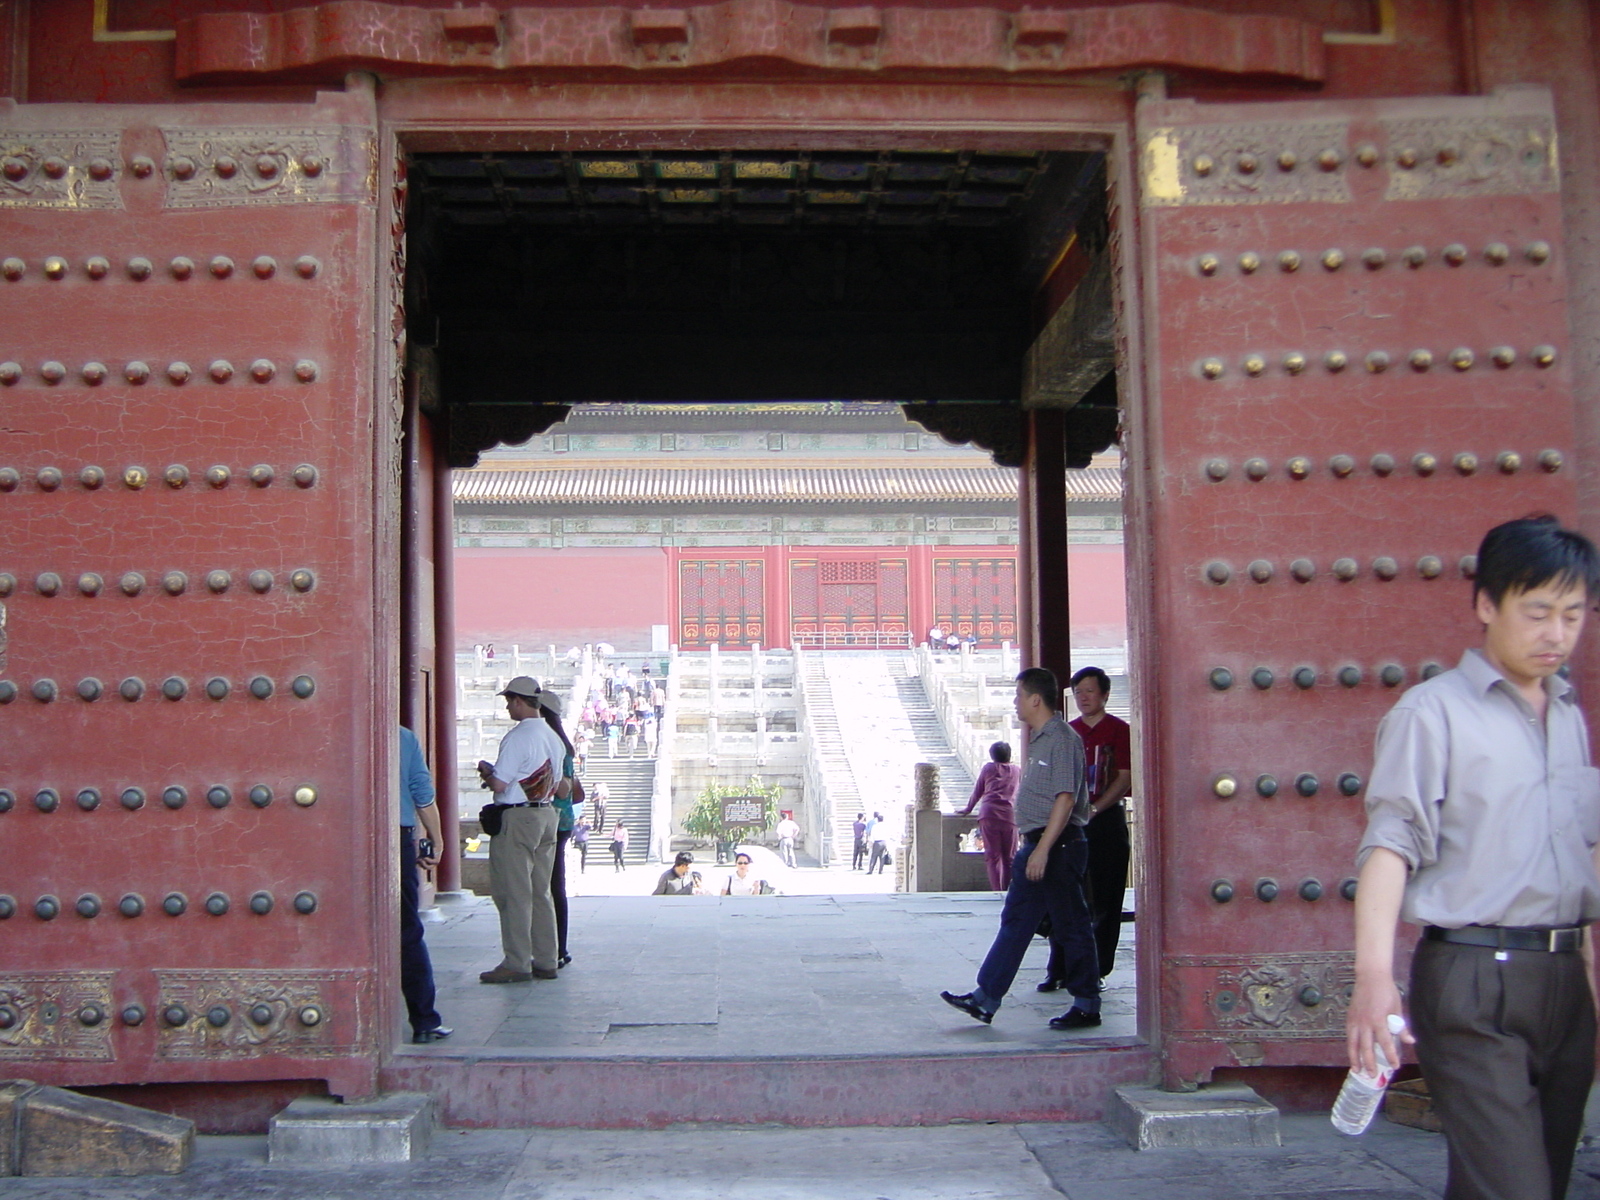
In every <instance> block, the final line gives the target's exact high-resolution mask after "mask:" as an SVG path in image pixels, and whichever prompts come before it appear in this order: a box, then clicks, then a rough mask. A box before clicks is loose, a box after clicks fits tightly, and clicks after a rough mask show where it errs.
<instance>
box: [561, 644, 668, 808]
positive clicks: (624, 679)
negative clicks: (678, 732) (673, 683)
mask: <svg viewBox="0 0 1600 1200" xmlns="http://www.w3.org/2000/svg"><path fill="white" fill-rule="evenodd" d="M595 649H596V651H598V648H595ZM582 655H583V652H582V651H581V650H579V649H578V647H576V646H574V647H572V648H571V649H570V650H568V651H567V660H568V661H569V662H576V661H578V660H581V658H582ZM666 706H667V689H666V685H665V682H664V681H661V680H657V679H656V678H655V677H654V676H652V675H651V674H650V666H649V664H648V663H645V664H642V665H641V666H640V667H639V671H638V673H637V674H635V673H634V672H633V671H631V670H630V669H629V668H628V665H627V664H626V663H623V662H611V663H607V662H604V661H601V662H598V663H597V664H596V667H595V673H594V675H593V676H591V681H590V686H589V695H588V698H587V699H586V700H585V701H584V704H583V711H582V712H581V713H580V714H579V717H578V728H577V731H576V733H575V734H574V735H573V746H574V749H575V753H576V758H577V762H578V772H579V774H580V775H581V774H582V773H583V768H584V765H585V764H586V763H587V762H588V759H589V755H590V754H591V753H592V752H593V749H594V746H595V745H596V743H603V744H604V745H605V752H606V757H608V758H616V757H617V755H618V754H621V755H623V756H625V757H629V758H631V757H634V756H636V755H638V754H641V753H642V754H645V755H647V756H651V757H653V756H654V755H655V753H656V749H657V747H658V746H659V744H660V739H661V717H662V714H663V713H664V712H665V711H666ZM596 827H598V825H597V826H596Z"/></svg>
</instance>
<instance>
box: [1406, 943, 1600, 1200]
mask: <svg viewBox="0 0 1600 1200" xmlns="http://www.w3.org/2000/svg"><path fill="white" fill-rule="evenodd" d="M1410 1009H1411V1026H1412V1031H1413V1032H1414V1033H1415V1034H1416V1037H1417V1059H1418V1061H1419V1062H1420V1063H1421V1064H1422V1073H1423V1075H1424V1076H1425V1077H1426V1078H1427V1080H1428V1086H1429V1088H1430V1090H1431V1091H1432V1094H1433V1102H1434V1107H1435V1108H1436V1109H1437V1110H1438V1113H1439V1120H1440V1122H1441V1123H1442V1124H1443V1125H1444V1132H1445V1138H1446V1140H1447V1141H1448V1143H1449V1147H1450V1177H1449V1182H1448V1184H1447V1185H1446V1187H1445V1200H1562V1197H1564V1196H1565V1195H1566V1193H1567V1181H1568V1178H1569V1177H1570V1176H1571V1174H1572V1158H1573V1154H1574V1152H1575V1151H1576V1150H1577V1146H1578V1136H1579V1134H1580V1133H1582V1131H1583V1110H1584V1105H1585V1104H1586V1103H1587V1102H1588V1099H1589V1086H1590V1084H1591V1083H1592V1082H1593V1081H1594V1056H1595V1012H1594V999H1593V997H1592V995H1591V994H1590V991H1589V980H1588V977H1587V974H1586V972H1585V970H1584V965H1583V956H1582V955H1581V954H1546V953H1543V952H1541V951H1531V950H1509V951H1507V952H1506V961H1504V962H1498V961H1496V959H1495V951H1494V950H1493V949H1492V948H1491V947H1487V946H1460V945H1456V944H1455V943H1452V942H1433V941H1427V940H1423V941H1421V942H1419V943H1418V944H1417V953H1416V957H1415V958H1414V959H1413V960H1412V964H1411V996H1410Z"/></svg>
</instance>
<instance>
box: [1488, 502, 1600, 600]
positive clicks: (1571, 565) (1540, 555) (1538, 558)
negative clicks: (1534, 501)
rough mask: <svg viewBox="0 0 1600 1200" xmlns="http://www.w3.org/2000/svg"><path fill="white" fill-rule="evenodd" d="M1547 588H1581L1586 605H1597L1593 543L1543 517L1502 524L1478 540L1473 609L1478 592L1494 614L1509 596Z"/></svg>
mask: <svg viewBox="0 0 1600 1200" xmlns="http://www.w3.org/2000/svg"><path fill="white" fill-rule="evenodd" d="M1552 583H1553V584H1555V585H1556V586H1557V587H1558V588H1560V589H1562V590H1563V591H1565V590H1566V589H1568V588H1572V587H1581V588H1583V589H1584V590H1585V591H1587V592H1588V595H1589V599H1590V600H1596V599H1600V552H1596V550H1595V548H1594V543H1593V542H1591V541H1590V540H1589V539H1588V538H1586V537H1584V536H1583V534H1581V533H1579V532H1577V531H1576V530H1574V529H1563V528H1561V522H1560V521H1558V520H1556V518H1555V517H1552V516H1551V515H1550V514H1549V513H1539V514H1537V515H1536V516H1531V517H1520V518H1518V519H1517V520H1515V521H1507V522H1506V523H1505V524H1503V525H1496V526H1495V527H1494V528H1493V529H1491V530H1489V532H1488V533H1486V534H1484V535H1483V542H1482V544H1481V545H1479V547H1478V567H1477V570H1476V572H1475V573H1474V574H1473V578H1472V599H1473V601H1474V603H1476V601H1477V599H1478V595H1479V593H1480V592H1481V593H1482V594H1483V595H1486V596H1488V597H1489V600H1490V602H1491V603H1492V604H1493V605H1494V606H1495V607H1496V608H1499V607H1500V602H1501V601H1502V600H1504V599H1505V598H1506V597H1507V596H1509V595H1511V594H1513V593H1516V592H1531V591H1532V590H1533V589H1535V588H1541V587H1544V586H1545V585H1546V584H1552Z"/></svg>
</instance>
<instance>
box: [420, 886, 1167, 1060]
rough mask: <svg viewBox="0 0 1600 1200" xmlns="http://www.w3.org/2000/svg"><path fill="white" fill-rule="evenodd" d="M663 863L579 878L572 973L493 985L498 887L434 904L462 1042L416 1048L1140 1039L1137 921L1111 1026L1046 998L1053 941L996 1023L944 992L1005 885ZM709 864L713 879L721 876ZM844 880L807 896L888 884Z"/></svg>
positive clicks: (952, 1045)
mask: <svg viewBox="0 0 1600 1200" xmlns="http://www.w3.org/2000/svg"><path fill="white" fill-rule="evenodd" d="M659 871H660V868H659V867H650V868H644V867H634V868H631V869H630V870H629V871H628V872H626V873H624V874H613V873H612V872H611V870H610V868H609V867H606V868H605V869H603V870H599V871H597V870H596V869H595V867H594V865H593V862H592V861H591V865H590V870H589V873H588V874H586V875H583V876H574V885H575V888H576V889H580V890H583V891H588V892H610V893H619V894H588V895H579V896H574V897H573V898H572V901H571V936H570V939H569V941H570V950H571V953H572V956H573V962H572V964H571V965H570V966H568V967H566V968H565V969H563V970H562V971H561V976H560V978H559V979H557V980H554V981H551V982H542V981H535V982H533V983H526V984H509V985H497V986H490V985H485V984H481V983H479V982H478V972H479V971H482V970H486V969H488V968H490V967H492V966H494V965H495V964H496V963H497V962H499V960H500V935H499V918H498V915H497V913H496V910H495V907H494V904H493V902H492V901H490V900H489V899H488V898H487V897H476V896H473V895H472V894H471V893H462V894H459V895H453V896H445V897H443V898H441V900H440V903H439V906H438V907H437V909H435V910H434V911H433V912H432V913H430V914H429V918H430V919H429V921H428V925H427V930H428V932H427V937H428V946H429V948H430V950H431V952H432V954H433V961H434V972H435V976H436V979H437V981H438V985H439V1002H438V1006H439V1011H440V1013H441V1015H442V1016H443V1017H444V1020H445V1024H447V1025H450V1026H452V1027H453V1028H454V1029H455V1030H456V1033H455V1036H453V1037H452V1038H450V1039H449V1040H448V1041H446V1042H439V1043H435V1044H434V1045H431V1046H426V1047H407V1051H406V1052H407V1053H413V1052H414V1053H418V1054H451V1055H460V1054H462V1053H465V1052H467V1051H470V1050H477V1049H483V1050H489V1051H492V1052H494V1053H495V1054H497V1055H502V1056H503V1055H506V1054H513V1055H520V1054H526V1055H529V1056H552V1057H563V1058H566V1057H574V1056H598V1057H609V1056H614V1055H618V1054H624V1055H646V1056H649V1055H673V1056H677V1055H684V1054H692V1055H696V1056H700V1055H705V1056H712V1057H721V1056H728V1057H742V1058H748V1057H752V1056H756V1057H760V1056H765V1055H773V1056H789V1055H841V1054H845V1055H849V1054H939V1053H961V1054H969V1053H972V1052H974V1051H983V1050H994V1051H997V1052H1014V1051H1016V1050H1018V1049H1026V1048H1030V1047H1040V1048H1053V1049H1059V1048H1062V1047H1063V1046H1064V1045H1067V1044H1071V1043H1074V1042H1085V1041H1095V1040H1102V1039H1118V1040H1123V1039H1127V1038H1130V1037H1132V1036H1134V1034H1135V1032H1136V1030H1135V1024H1134V986H1133V934H1132V930H1131V927H1125V932H1124V935H1123V945H1122V948H1121V950H1120V951H1119V954H1118V967H1117V970H1116V971H1115V972H1113V974H1112V975H1111V976H1110V978H1109V980H1108V989H1109V990H1108V992H1107V994H1106V997H1105V1001H1104V1013H1105V1024H1104V1025H1102V1026H1101V1027H1100V1028H1099V1029H1096V1030H1087V1031H1079V1032H1076V1033H1059V1032H1056V1031H1053V1030H1051V1029H1050V1028H1049V1026H1048V1021H1049V1019H1050V1018H1051V1017H1053V1016H1057V1015H1059V1014H1060V1013H1061V1012H1063V1011H1065V1010H1066V1009H1067V1008H1068V1007H1069V1006H1070V1004H1071V1000H1070V998H1069V997H1067V996H1066V995H1065V994H1063V993H1057V994H1055V995H1039V994H1038V993H1037V992H1035V991H1034V985H1035V984H1036V983H1038V982H1039V980H1041V979H1043V978H1044V973H1045V961H1046V958H1047V956H1048V953H1049V948H1048V946H1047V945H1046V943H1045V942H1044V941H1043V940H1042V939H1035V941H1034V945H1033V947H1032V948H1031V949H1030V950H1029V952H1028V957H1027V960H1026V962H1025V963H1024V965H1023V970H1022V973H1021V975H1019V976H1018V980H1017V987H1016V989H1014V990H1013V992H1012V995H1011V997H1010V998H1008V1000H1007V1002H1006V1005H1005V1007H1004V1008H1003V1009H1002V1010H1001V1012H1000V1014H999V1015H998V1016H997V1017H996V1018H995V1021H994V1024H993V1025H990V1026H987V1027H985V1026H982V1025H980V1024H978V1023H977V1022H975V1021H973V1020H972V1019H971V1018H970V1017H967V1016H964V1015H963V1014H961V1013H958V1012H956V1011H955V1010H954V1009H951V1008H949V1007H948V1006H947V1005H945V1004H943V1003H942V1002H941V1001H940V1000H939V992H940V991H941V990H942V989H947V988H948V989H951V990H955V991H968V990H970V989H971V987H972V984H973V981H974V977H975V975H976V973H977V969H978V964H979V962H980V961H981V960H982V958H983V955H984V953H985V952H986V951H987V950H988V948H989V943H990V941H991V939H992V938H993V937H994V933H995V929H996V927H997V924H998V921H999V915H1000V904H1001V900H1000V897H999V896H998V895H995V894H992V893H988V892H983V893H978V892H962V893H950V894H933V893H928V894H924V893H909V894H907V893H895V894H879V895H873V894H851V893H848V892H843V893H842V894H812V895H781V896H763V897H744V896H741V897H721V896H696V897H685V898H671V899H669V898H665V897H652V896H649V895H648V894H646V893H648V892H649V890H650V888H651V887H652V886H653V884H654V882H655V879H656V877H657V875H658V874H659ZM724 873H725V871H722V872H719V871H718V869H717V868H714V867H711V866H709V865H708V866H706V876H707V879H708V882H712V883H717V884H720V880H721V875H722V874H724ZM849 874H850V873H849V872H848V871H846V872H837V871H833V872H825V871H820V870H809V871H808V870H806V869H804V868H802V869H801V870H798V871H796V872H794V873H793V874H792V876H791V877H790V881H789V882H790V883H791V885H792V886H794V887H795V888H797V889H798V888H804V887H812V888H816V889H818V890H819V891H828V892H832V891H833V890H834V889H836V888H837V889H844V888H849V887H852V886H864V885H866V886H876V887H882V888H887V885H888V880H887V879H882V880H881V882H880V877H877V876H874V877H872V879H871V880H867V879H866V878H865V877H863V876H860V875H857V876H856V877H855V880H854V881H852V880H851V879H849V878H848V876H849Z"/></svg>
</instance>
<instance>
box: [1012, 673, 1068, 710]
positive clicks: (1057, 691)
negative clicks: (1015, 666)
mask: <svg viewBox="0 0 1600 1200" xmlns="http://www.w3.org/2000/svg"><path fill="white" fill-rule="evenodd" d="M1017 686H1018V687H1020V688H1021V689H1022V690H1023V691H1025V692H1027V693H1028V695H1030V696H1037V697H1039V699H1041V700H1043V701H1044V703H1045V707H1046V708H1048V709H1049V710H1050V711H1051V712H1060V711H1061V683H1060V681H1059V680H1058V679H1056V673H1055V672H1054V671H1052V670H1050V668H1049V667H1029V668H1028V669H1027V670H1026V671H1022V672H1021V673H1019V674H1018V675H1017Z"/></svg>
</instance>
